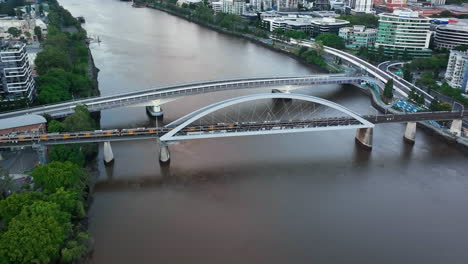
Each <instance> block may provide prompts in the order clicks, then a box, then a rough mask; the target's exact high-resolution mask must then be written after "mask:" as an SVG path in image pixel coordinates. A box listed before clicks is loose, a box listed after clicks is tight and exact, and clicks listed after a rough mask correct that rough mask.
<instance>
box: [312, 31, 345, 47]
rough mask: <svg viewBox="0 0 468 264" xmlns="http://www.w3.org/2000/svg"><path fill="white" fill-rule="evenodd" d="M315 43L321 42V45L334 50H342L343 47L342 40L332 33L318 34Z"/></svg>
mask: <svg viewBox="0 0 468 264" xmlns="http://www.w3.org/2000/svg"><path fill="white" fill-rule="evenodd" d="M315 41H321V42H322V43H323V45H325V46H329V47H332V48H335V49H344V47H345V42H344V40H343V38H341V37H339V36H338V35H335V34H332V33H323V34H320V35H318V36H317V37H316V38H315Z"/></svg>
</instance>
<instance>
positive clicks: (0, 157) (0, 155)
mask: <svg viewBox="0 0 468 264" xmlns="http://www.w3.org/2000/svg"><path fill="white" fill-rule="evenodd" d="M0 160H4V159H3V153H2V152H1V151H0Z"/></svg>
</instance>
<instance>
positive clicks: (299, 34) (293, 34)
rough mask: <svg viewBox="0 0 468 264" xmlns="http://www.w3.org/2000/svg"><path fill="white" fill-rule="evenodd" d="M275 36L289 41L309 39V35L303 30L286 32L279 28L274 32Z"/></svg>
mask: <svg viewBox="0 0 468 264" xmlns="http://www.w3.org/2000/svg"><path fill="white" fill-rule="evenodd" d="M273 34H274V35H275V36H276V37H277V38H280V39H285V40H289V39H290V38H293V39H307V38H309V35H307V33H305V32H304V31H302V30H284V29H282V28H277V29H275V30H274V31H273Z"/></svg>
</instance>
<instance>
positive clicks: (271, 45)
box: [146, 3, 330, 73]
mask: <svg viewBox="0 0 468 264" xmlns="http://www.w3.org/2000/svg"><path fill="white" fill-rule="evenodd" d="M146 7H148V8H152V9H157V10H160V11H163V12H166V13H168V14H171V15H173V16H176V17H179V18H182V19H185V20H187V21H190V22H192V23H195V24H197V25H200V26H203V27H205V28H208V29H211V30H214V31H216V32H219V33H222V34H226V35H229V36H234V37H239V38H242V39H246V40H249V41H251V42H253V43H255V44H258V45H260V46H262V47H265V48H267V49H270V50H273V51H276V52H279V53H282V54H285V55H287V56H289V57H291V58H294V59H296V60H298V61H299V62H301V63H302V64H304V65H305V66H307V67H310V68H311V69H313V70H314V71H317V72H321V73H329V72H330V69H329V68H324V67H320V66H317V65H313V64H310V63H308V62H307V61H306V60H305V59H304V58H303V57H300V56H298V55H297V53H295V52H293V51H292V50H291V48H292V47H290V48H289V49H288V45H285V44H284V43H282V42H278V43H275V42H274V41H272V40H271V39H269V38H268V39H266V38H260V37H257V36H255V35H252V34H246V33H241V32H236V31H232V30H228V29H225V28H223V27H220V26H217V25H213V24H209V23H206V22H203V21H199V20H197V19H193V18H191V17H190V16H187V15H185V14H182V13H179V12H176V11H174V10H171V9H167V8H164V7H162V6H159V5H156V4H150V3H149V4H147V5H146Z"/></svg>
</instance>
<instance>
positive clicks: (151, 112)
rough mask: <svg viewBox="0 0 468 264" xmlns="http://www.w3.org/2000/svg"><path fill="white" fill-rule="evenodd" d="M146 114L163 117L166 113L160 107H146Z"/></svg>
mask: <svg viewBox="0 0 468 264" xmlns="http://www.w3.org/2000/svg"><path fill="white" fill-rule="evenodd" d="M146 112H147V113H148V114H149V115H150V116H153V117H163V115H164V112H163V111H162V108H161V106H160V105H150V106H147V107H146Z"/></svg>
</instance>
